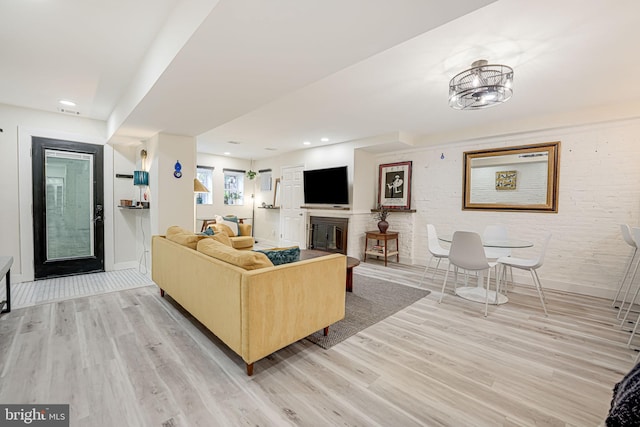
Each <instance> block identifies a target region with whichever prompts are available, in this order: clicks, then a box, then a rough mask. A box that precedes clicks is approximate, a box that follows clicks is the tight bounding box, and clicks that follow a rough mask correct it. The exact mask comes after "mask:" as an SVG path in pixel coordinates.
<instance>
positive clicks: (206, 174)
mask: <svg viewBox="0 0 640 427" xmlns="http://www.w3.org/2000/svg"><path fill="white" fill-rule="evenodd" d="M196 178H198V180H199V181H200V182H201V183H202V185H204V186H205V187H207V190H209V192H208V193H198V194H196V204H198V205H212V204H213V168H212V167H210V166H198V167H197V169H196Z"/></svg>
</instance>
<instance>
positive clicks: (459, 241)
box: [438, 231, 498, 317]
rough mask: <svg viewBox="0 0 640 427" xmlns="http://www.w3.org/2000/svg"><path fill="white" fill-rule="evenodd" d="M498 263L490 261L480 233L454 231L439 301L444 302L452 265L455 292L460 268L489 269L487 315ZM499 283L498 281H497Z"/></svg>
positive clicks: (469, 269)
mask: <svg viewBox="0 0 640 427" xmlns="http://www.w3.org/2000/svg"><path fill="white" fill-rule="evenodd" d="M496 264H497V263H495V262H489V261H488V260H487V256H486V255H485V253H484V247H483V246H482V239H481V238H480V235H479V234H478V233H474V232H471V231H456V232H455V233H453V239H452V240H451V248H450V249H449V268H447V272H446V274H445V275H444V282H443V283H442V293H441V294H440V299H439V300H438V303H441V302H442V298H443V297H444V291H445V289H446V287H447V279H448V277H449V271H450V270H451V266H453V269H454V274H455V276H454V285H453V287H454V292H455V289H456V287H457V284H458V269H463V270H465V271H467V272H469V271H470V272H476V273H479V272H481V271H484V270H486V271H487V289H486V290H487V297H486V301H485V305H484V316H485V317H487V313H488V310H489V292H488V291H489V285H490V284H491V269H492V268H494V267H495V266H496ZM496 283H497V282H496ZM497 296H498V295H497V285H496V298H497Z"/></svg>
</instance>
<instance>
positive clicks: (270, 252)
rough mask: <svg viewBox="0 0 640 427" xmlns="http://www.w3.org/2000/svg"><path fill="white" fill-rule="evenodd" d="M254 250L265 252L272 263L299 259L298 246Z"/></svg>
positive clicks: (286, 262)
mask: <svg viewBox="0 0 640 427" xmlns="http://www.w3.org/2000/svg"><path fill="white" fill-rule="evenodd" d="M255 252H261V253H263V254H265V255H266V256H267V258H269V260H270V261H271V262H272V263H273V265H281V264H288V263H290V262H296V261H300V248H299V247H298V246H291V247H288V248H271V249H256V250H255Z"/></svg>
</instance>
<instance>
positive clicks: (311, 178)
mask: <svg viewBox="0 0 640 427" xmlns="http://www.w3.org/2000/svg"><path fill="white" fill-rule="evenodd" d="M303 181H304V203H305V204H307V205H309V204H314V205H316V204H317V205H348V204H349V178H348V176H347V167H346V166H339V167H335V168H326V169H314V170H306V171H303Z"/></svg>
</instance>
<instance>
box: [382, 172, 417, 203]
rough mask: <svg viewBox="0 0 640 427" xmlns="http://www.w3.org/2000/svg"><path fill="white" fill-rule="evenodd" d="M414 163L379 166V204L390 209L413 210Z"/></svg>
mask: <svg viewBox="0 0 640 427" xmlns="http://www.w3.org/2000/svg"><path fill="white" fill-rule="evenodd" d="M411 165H412V162H411V161H408V162H396V163H386V164H381V165H379V171H378V204H379V205H380V206H382V207H385V208H388V209H411Z"/></svg>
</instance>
